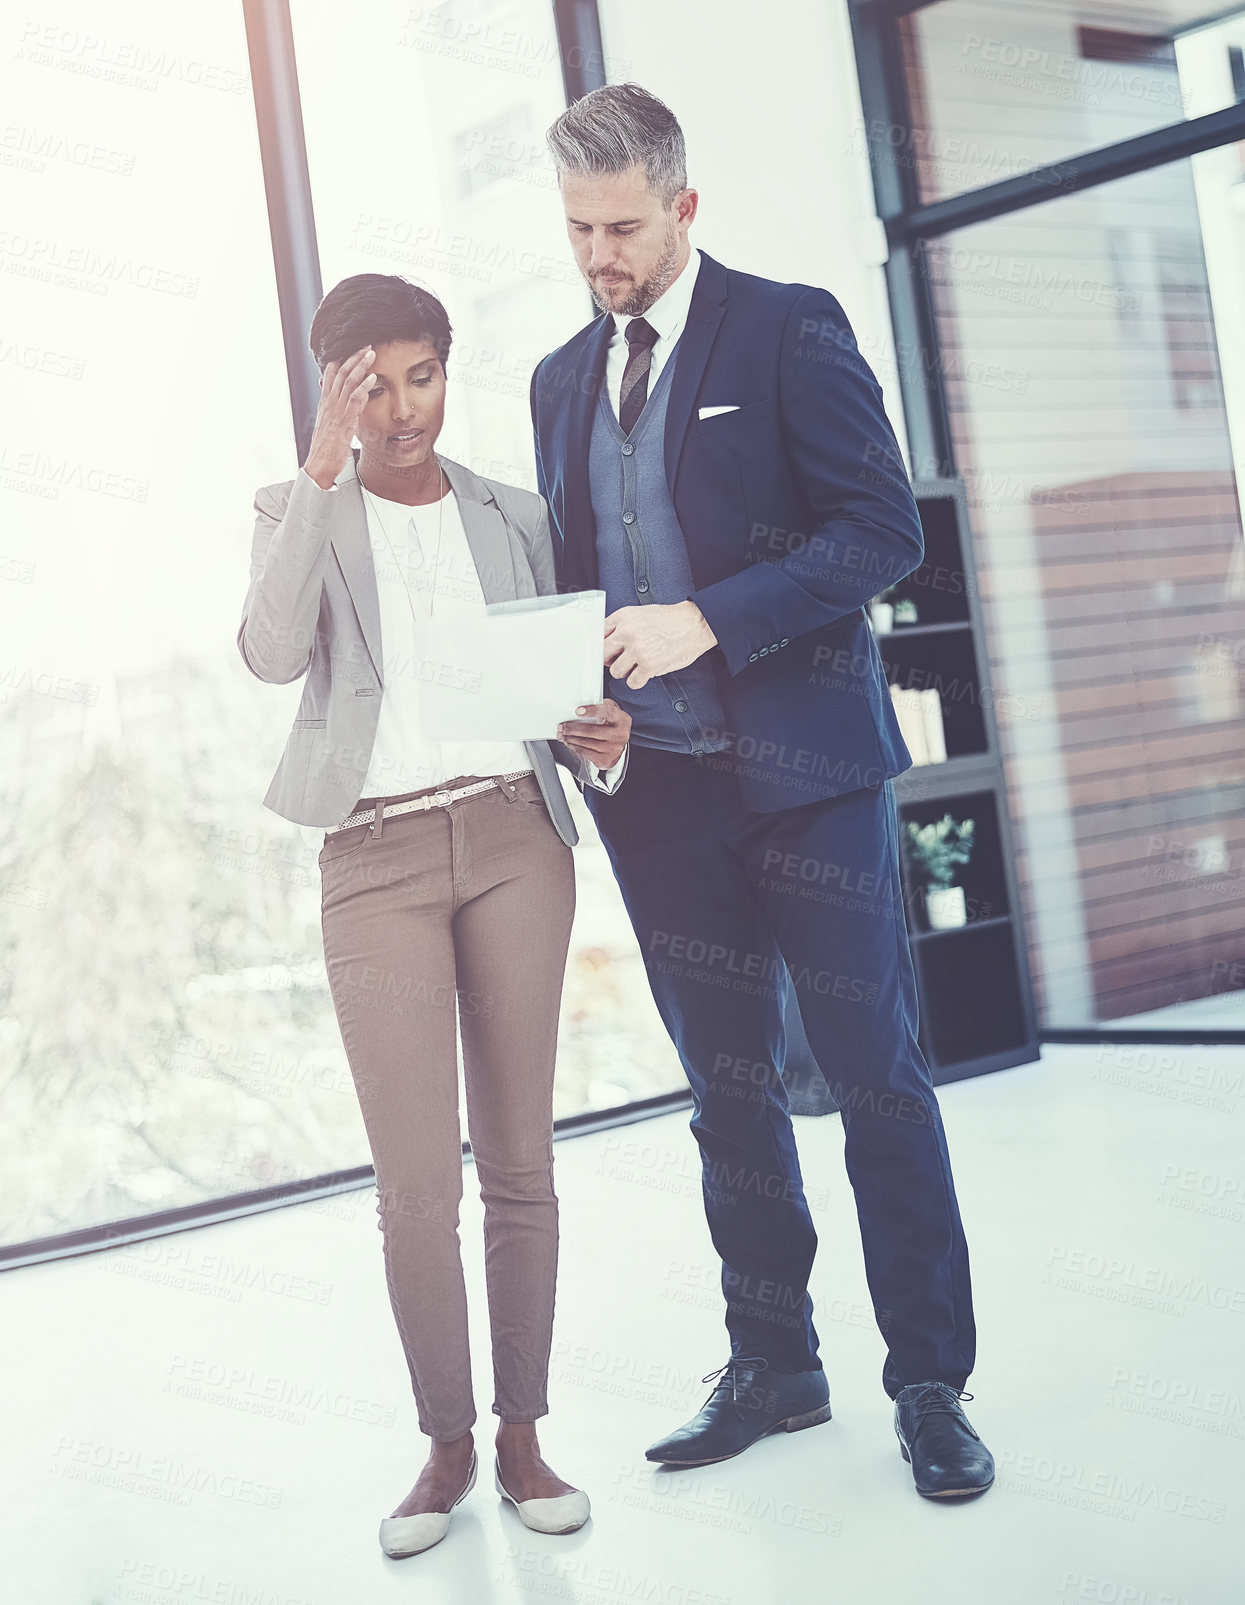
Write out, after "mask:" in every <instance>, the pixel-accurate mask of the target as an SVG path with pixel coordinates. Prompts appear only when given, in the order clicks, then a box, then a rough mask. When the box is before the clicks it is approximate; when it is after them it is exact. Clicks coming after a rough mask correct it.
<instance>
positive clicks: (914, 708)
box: [890, 685, 947, 766]
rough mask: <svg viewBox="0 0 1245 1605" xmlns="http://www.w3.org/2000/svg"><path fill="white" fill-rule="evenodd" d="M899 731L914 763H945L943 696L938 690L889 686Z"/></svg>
mask: <svg viewBox="0 0 1245 1605" xmlns="http://www.w3.org/2000/svg"><path fill="white" fill-rule="evenodd" d="M890 693H891V702H892V703H893V704H894V707H895V717H896V719H898V721H899V733H900V735H901V736H902V737H903V739H904V744H905V746H906V747H907V749H908V751H909V752H910V753H911V754H912V762H913V765H914V766H918V765H921V764H931V763H946V761H947V736H946V730H945V728H944V726H943V720H942V698H941V697H940V696H939V694H938V692H937V691H936V690H928V691H919V690H916V689H915V688H914V689H911V690H904V689H903V688H902V687H901V686H897V685H892V686H891V688H890Z"/></svg>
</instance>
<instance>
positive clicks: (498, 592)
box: [436, 452, 516, 602]
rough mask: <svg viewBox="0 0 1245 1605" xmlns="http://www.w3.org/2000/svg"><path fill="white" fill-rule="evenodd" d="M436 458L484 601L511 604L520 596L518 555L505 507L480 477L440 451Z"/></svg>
mask: <svg viewBox="0 0 1245 1605" xmlns="http://www.w3.org/2000/svg"><path fill="white" fill-rule="evenodd" d="M436 458H437V461H438V462H439V463H440V464H441V466H442V468H444V469H445V477H446V479H448V480H449V482H450V490H451V491H452V493H453V495H454V499H455V500H456V501H457V503H458V516H459V517H460V518H461V519H462V521H463V530H464V533H465V534H466V536H467V545H468V546H469V547H470V548H471V556H472V558H473V559H474V560H475V566H476V573H477V574H478V575H479V576H480V589H481V590H482V591H483V592H484V600H485V601H486V602H508V601H510V600H511V599H512V598H513V597H514V596H515V595H516V581H515V572H514V554H513V552H512V550H511V546H510V536H509V533H508V532H507V529H506V520H505V518H504V517H503V516H502V511H501V508H500V507H498V505H497V502H496V501H495V500H494V497H493V493H492V491H491V490H490V489H489V488H488V486H487V485H486V484H485V483H484V481H483V480H482V479H481V478H480V476H479V475H478V474H473V473H472V471H471V470H470V469H469V468H464V467H463V465H462V464H461V463H456V462H452V461H451V460H450V459H449V458H448V457H442V456H441V454H440V452H437V453H436Z"/></svg>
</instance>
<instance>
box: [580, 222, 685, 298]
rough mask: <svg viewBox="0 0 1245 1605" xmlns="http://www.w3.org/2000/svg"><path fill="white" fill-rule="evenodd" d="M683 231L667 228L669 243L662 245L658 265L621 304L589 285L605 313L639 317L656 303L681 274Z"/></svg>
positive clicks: (667, 240) (671, 227)
mask: <svg viewBox="0 0 1245 1605" xmlns="http://www.w3.org/2000/svg"><path fill="white" fill-rule="evenodd" d="M678 256H679V231H678V229H676V228H675V227H674V225H673V223H671V225H670V226H669V227H668V228H667V230H666V239H665V243H664V244H663V246H662V250H661V256H660V257H659V258H658V260H657V265H656V267H654V269H653V271H652V272H651V273H650V274H649V276H648V278H646V279H644V280H643V281H642V282H641V283H640V284H637V285H634V286H633V287H632V290H631V293H630V294H629V295H627V296H626V297H625V298H624V300H623V303H622V305H621V306H617V307H616V306H611V305H610V302H609V299H608V297H606V296H603V295H601V294H600V293H599V292H598V290H597V288H596V286H595V285H594V284H592V283H591V282H589V285H588V288H589V290H590V291H591V292H592V299H593V300H594V301H595V302H596V304H597V305H598V306H599V307H600V309H601V311H602V312H612V313H614V314H616V315H617V316H618V317H620V318H635V317H639V315H640V313H642V312H647V311H648V309H649V307H651V306H652V304H653V302H654V301H656V300H657V299H658V297H659V296H662V295H664V294H665V292H666V291H667V290H668V289H669V288H670V286H671V284H673V282H674V280H675V278H676V276H677V274H678V267H677V265H676V264H677V262H678Z"/></svg>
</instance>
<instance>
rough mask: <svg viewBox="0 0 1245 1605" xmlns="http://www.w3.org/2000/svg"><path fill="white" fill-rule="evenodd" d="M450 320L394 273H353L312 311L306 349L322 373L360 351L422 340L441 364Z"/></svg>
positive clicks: (433, 298)
mask: <svg viewBox="0 0 1245 1605" xmlns="http://www.w3.org/2000/svg"><path fill="white" fill-rule="evenodd" d="M450 333H451V331H450V320H449V318H448V316H447V315H446V311H445V308H444V307H443V306H442V305H441V303H440V301H438V300H437V298H436V296H435V295H433V293H432V291H431V290H423V289H421V288H420V286H419V285H418V284H412V283H411V281H410V280H409V279H403V278H400V277H399V276H398V275H397V274H396V273H356V274H355V275H354V277H353V278H350V279H343V280H342V281H341V283H340V284H335V285H334V286H333V288H332V289H331V290H330V291H329V293H328V294H327V295H326V296H325V297H324V300H323V301H321V303H320V305H319V306H318V307H317V308H316V315H315V317H314V318H312V320H311V333H310V335H309V337H308V343H309V344H310V346H311V353H312V355H313V356H314V357H315V359H316V364H317V366H318V367H319V369H320V372H321V373H323V372H324V369H325V368H326V366H327V365H328V364H329V363H330V362H341V361H343V360H344V359H345V358H346V357H350V356H353V355H354V353H355V352H356V351H359V350H361V349H362V348H363V347H364V346H383V345H386V344H387V343H388V342H389V341H390V340H426V341H427V342H428V344H429V345H430V346H432V348H433V350H434V351H435V352H436V354H437V356H438V357H439V358H440V359H441V369H442V372H444V370H445V365H446V361H447V360H448V358H449V354H450Z"/></svg>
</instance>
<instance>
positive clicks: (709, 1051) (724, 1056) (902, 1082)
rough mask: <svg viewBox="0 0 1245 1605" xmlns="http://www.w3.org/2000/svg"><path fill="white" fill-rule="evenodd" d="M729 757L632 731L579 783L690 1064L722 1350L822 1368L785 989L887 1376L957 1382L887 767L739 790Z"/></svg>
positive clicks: (953, 1234) (929, 1093) (966, 1301)
mask: <svg viewBox="0 0 1245 1605" xmlns="http://www.w3.org/2000/svg"><path fill="white" fill-rule="evenodd" d="M735 762H736V760H735V759H734V758H733V757H731V756H730V755H729V754H710V755H707V756H704V757H700V758H697V757H693V756H691V755H689V754H683V753H675V752H666V751H659V750H656V749H654V748H650V747H641V746H636V745H633V746H632V749H631V756H630V760H629V768H628V772H627V778H626V780H625V782H624V783H623V785H622V786H620V787H619V788H618V791H617V792H616V793H615V794H614V795H613V796H606V795H605V794H604V793H602V792H599V791H593V790H590V791H588V792H587V793H586V797H587V802H588V806H589V807H590V809H591V811H592V814H593V817H594V818H595V820H596V823H597V828H598V830H599V831H600V834H601V838H602V840H603V842H604V844H605V847H606V850H607V852H608V854H609V857H610V862H611V864H612V866H613V869H614V874H615V876H616V878H617V880H618V884H619V887H620V890H621V892H622V896H623V900H624V902H625V904H626V907H627V912H628V914H629V915H630V917H631V922H632V924H633V926H634V927H635V932H636V936H637V939H638V941H639V944H640V949H641V951H642V953H643V956H644V963H645V967H646V970H647V973H648V979H649V984H650V986H651V988H652V992H653V997H654V998H655V1000H656V1003H657V1007H658V1009H659V1011H660V1013H661V1016H662V1019H663V1021H664V1022H665V1025H666V1028H667V1030H668V1031H669V1033H670V1036H671V1039H672V1040H673V1042H674V1044H675V1047H676V1048H677V1049H678V1052H679V1057H680V1059H681V1060H682V1064H683V1068H684V1071H685V1072H686V1075H687V1078H688V1081H689V1083H690V1084H691V1088H692V1094H693V1102H694V1111H695V1112H694V1114H693V1117H692V1122H691V1129H692V1131H693V1133H694V1135H695V1137H696V1141H697V1143H698V1144H699V1147H700V1153H701V1169H702V1185H703V1192H704V1203H705V1213H706V1215H707V1217H708V1222H709V1230H710V1234H711V1236H712V1238H713V1243H714V1247H715V1249H716V1250H717V1252H718V1254H719V1255H720V1257H721V1260H722V1291H723V1295H724V1297H725V1299H726V1326H727V1330H728V1332H729V1334H730V1340H731V1351H732V1353H733V1354H736V1355H741V1356H742V1355H759V1356H762V1357H764V1358H765V1359H767V1360H768V1361H769V1363H770V1365H771V1367H773V1368H774V1369H775V1370H781V1371H805V1370H813V1369H818V1368H820V1366H821V1361H820V1359H819V1358H818V1353H817V1350H818V1338H817V1333H816V1329H815V1327H814V1325H813V1307H812V1300H811V1299H810V1297H809V1294H808V1278H809V1272H810V1270H811V1268H812V1263H813V1255H814V1253H815V1251H816V1246H817V1236H816V1232H815V1230H814V1227H813V1222H812V1217H811V1215H810V1213H809V1208H808V1203H807V1200H806V1198H805V1194H804V1188H803V1183H802V1180H801V1175H800V1161H799V1156H798V1154H797V1151H796V1144H795V1136H794V1133H793V1130H792V1125H791V1115H790V1112H789V1109H788V1103H787V1095H786V1092H785V1090H784V1088H783V1084H782V1080H781V1075H780V1071H781V1067H782V1063H783V1053H784V1031H783V1011H784V1006H785V1001H786V996H787V993H786V988H787V987H788V986H792V985H793V986H794V987H795V993H796V998H797V1000H798V1002H799V1007H800V1014H801V1016H802V1018H803V1021H804V1028H805V1032H806V1034H807V1037H808V1041H809V1045H810V1047H811V1048H812V1051H813V1055H814V1057H815V1058H816V1060H817V1063H818V1065H819V1066H820V1068H821V1071H822V1074H823V1075H824V1076H825V1078H826V1081H827V1082H828V1084H829V1086H830V1088H831V1090H832V1091H833V1093H834V1095H835V1097H836V1098H837V1099H838V1101H839V1104H840V1106H841V1108H842V1119H843V1127H844V1150H845V1159H846V1164H847V1171H848V1177H849V1179H850V1181H851V1185H852V1189H853V1191H854V1194H855V1200H856V1210H857V1217H858V1219H859V1223H860V1233H861V1240H862V1244H863V1248H864V1259H865V1273H866V1277H867V1279H868V1284H869V1291H870V1295H871V1298H872V1302H873V1306H874V1313H875V1317H876V1320H877V1323H878V1327H879V1329H880V1331H881V1332H882V1335H883V1337H884V1339H885V1341H886V1346H887V1355H886V1360H885V1363H884V1365H883V1369H882V1384H883V1387H884V1388H885V1389H886V1391H887V1393H888V1394H889V1395H890V1396H891V1397H892V1398H894V1396H895V1395H896V1394H897V1393H898V1392H899V1389H900V1388H901V1387H903V1386H905V1385H906V1384H907V1383H910V1382H922V1381H927V1380H933V1381H939V1382H948V1383H950V1384H951V1385H952V1386H953V1387H956V1388H962V1387H963V1386H964V1383H965V1381H966V1380H967V1377H968V1374H969V1372H970V1371H971V1370H972V1366H973V1359H974V1349H975V1329H974V1324H973V1313H972V1295H971V1288H970V1282H969V1266H968V1249H967V1246H966V1244H965V1241H964V1232H963V1228H962V1226H961V1223H960V1213H959V1206H958V1204H957V1202H956V1196H955V1187H954V1184H953V1181H952V1176H951V1164H950V1160H949V1158H948V1154H947V1144H946V1138H945V1135H944V1132H943V1125H942V1117H941V1114H940V1112H939V1109H938V1102H937V1099H936V1097H935V1093H934V1086H933V1082H932V1080H931V1078H930V1074H929V1068H928V1066H927V1064H926V1062H925V1057H924V1054H923V1053H922V1051H921V1048H920V1046H919V1044H918V1042H917V1037H916V1031H917V997H916V985H915V979H914V975H913V969H912V957H911V953H910V950H909V946H908V934H907V927H906V923H905V918H904V901H903V891H902V882H901V879H900V870H899V846H898V818H897V813H896V808H895V797H894V787H893V784H892V782H891V781H890V780H886V781H884V782H883V783H882V784H880V785H877V786H870V787H863V788H861V789H859V790H856V791H849V792H845V793H842V794H841V795H839V796H837V797H831V798H827V799H824V800H822V801H818V802H811V803H807V804H805V805H803V806H801V807H795V808H787V809H782V810H779V811H777V812H769V813H759V812H755V811H752V810H749V809H747V808H745V807H744V806H743V803H742V801H741V799H740V790H739V781H738V776H737V774H736V770H735Z"/></svg>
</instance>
